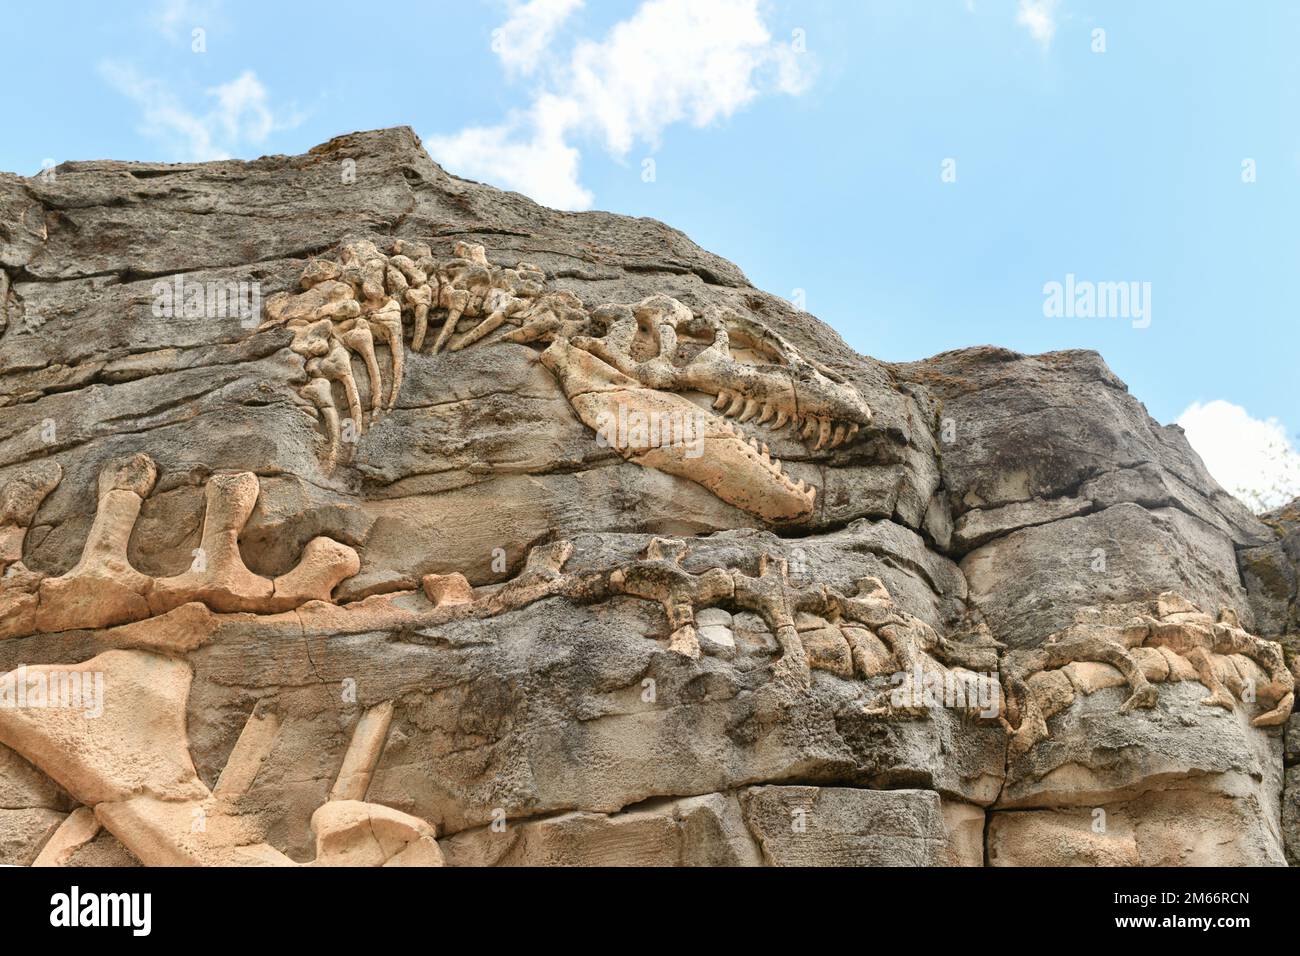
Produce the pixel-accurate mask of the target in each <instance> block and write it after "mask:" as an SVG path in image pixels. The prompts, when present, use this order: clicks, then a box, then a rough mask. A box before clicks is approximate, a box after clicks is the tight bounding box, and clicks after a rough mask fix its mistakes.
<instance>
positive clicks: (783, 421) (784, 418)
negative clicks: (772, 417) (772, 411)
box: [772, 408, 790, 432]
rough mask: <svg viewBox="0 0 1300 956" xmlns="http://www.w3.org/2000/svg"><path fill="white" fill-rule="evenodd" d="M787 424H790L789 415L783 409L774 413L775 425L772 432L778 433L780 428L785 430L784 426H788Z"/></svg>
mask: <svg viewBox="0 0 1300 956" xmlns="http://www.w3.org/2000/svg"><path fill="white" fill-rule="evenodd" d="M789 422H790V413H789V412H787V411H786V410H785V409H784V408H782V409H780V410H779V411H777V413H776V423H775V424H774V425H773V426H772V431H774V432H779V431H780V430H781V429H782V428H785V426H786V425H787V424H789Z"/></svg>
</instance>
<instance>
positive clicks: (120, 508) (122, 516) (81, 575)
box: [36, 455, 158, 631]
mask: <svg viewBox="0 0 1300 956" xmlns="http://www.w3.org/2000/svg"><path fill="white" fill-rule="evenodd" d="M157 476H158V471H157V467H156V466H155V465H154V463H153V460H152V459H150V458H149V457H148V456H147V455H135V456H133V457H132V458H130V459H128V460H127V461H125V462H117V463H109V464H108V465H106V466H105V467H104V469H103V470H102V471H101V472H100V476H99V492H100V495H99V502H98V505H97V507H96V510H95V519H94V521H93V522H92V524H91V526H90V533H89V534H88V535H87V537H86V545H85V548H84V550H83V551H82V553H81V560H80V561H78V562H77V565H76V566H75V567H74V568H72V570H70V571H68V573H67V574H64V575H61V576H59V577H56V578H46V579H45V580H44V581H42V582H41V586H40V603H39V607H38V609H37V612H36V626H37V627H38V628H39V629H40V630H43V631H61V630H67V629H69V628H73V627H111V626H113V625H115V624H125V623H127V622H128V621H135V620H139V619H140V618H142V617H148V615H149V605H148V601H147V600H146V594H147V593H148V591H149V589H150V587H151V586H152V584H153V581H152V579H151V578H149V577H148V576H147V575H144V574H141V573H140V572H139V571H137V570H136V569H135V568H133V567H132V566H131V562H130V559H129V558H128V557H127V545H128V544H129V542H130V540H131V532H132V530H134V528H135V522H136V518H137V517H138V516H139V514H140V507H141V505H142V504H143V503H144V496H145V495H147V494H148V493H149V492H150V491H151V490H152V489H153V485H154V481H155V480H156V479H157Z"/></svg>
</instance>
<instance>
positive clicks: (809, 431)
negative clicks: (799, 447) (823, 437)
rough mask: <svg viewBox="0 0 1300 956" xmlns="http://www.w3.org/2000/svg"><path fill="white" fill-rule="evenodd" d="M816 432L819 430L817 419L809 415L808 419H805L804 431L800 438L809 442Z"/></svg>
mask: <svg viewBox="0 0 1300 956" xmlns="http://www.w3.org/2000/svg"><path fill="white" fill-rule="evenodd" d="M816 430H817V419H815V418H813V417H812V416H811V415H809V416H808V417H807V418H805V419H804V422H803V431H802V432H801V433H800V435H799V437H800V438H802V439H804V440H805V441H807V440H808V439H809V438H812V436H813V432H815V431H816Z"/></svg>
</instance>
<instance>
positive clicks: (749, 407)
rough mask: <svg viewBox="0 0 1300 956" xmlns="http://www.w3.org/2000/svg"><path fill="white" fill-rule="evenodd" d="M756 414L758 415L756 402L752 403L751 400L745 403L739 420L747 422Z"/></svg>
mask: <svg viewBox="0 0 1300 956" xmlns="http://www.w3.org/2000/svg"><path fill="white" fill-rule="evenodd" d="M757 414H758V402H756V401H754V400H753V399H752V398H751V399H750V400H749V401H747V402H746V403H745V410H744V411H743V412H741V413H740V420H741V421H742V422H747V421H749V420H750V419H751V418H753V417H754V416H755V415H757Z"/></svg>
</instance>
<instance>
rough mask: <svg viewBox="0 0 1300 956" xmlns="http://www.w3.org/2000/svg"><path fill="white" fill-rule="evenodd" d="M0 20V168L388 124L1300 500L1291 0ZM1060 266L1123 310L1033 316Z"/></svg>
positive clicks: (891, 355) (295, 140)
mask: <svg viewBox="0 0 1300 956" xmlns="http://www.w3.org/2000/svg"><path fill="white" fill-rule="evenodd" d="M5 20H6V23H5V26H6V33H7V34H8V35H9V36H8V40H9V42H8V43H7V44H6V48H7V53H6V59H7V61H8V66H9V71H10V74H11V75H13V76H23V77H27V78H28V79H27V81H26V85H24V86H22V87H17V86H15V85H14V84H6V86H5V88H4V90H3V92H0V103H3V106H4V115H5V117H6V132H7V135H6V136H5V137H4V139H3V140H2V141H0V169H6V170H12V171H16V172H20V173H23V174H32V173H35V172H37V171H39V169H40V168H41V166H42V164H43V163H44V162H46V161H48V160H53V161H55V162H62V161H63V160H66V159H99V158H114V159H152V160H169V161H179V160H193V159H205V158H215V157H218V156H235V157H240V158H252V157H254V156H258V155H262V154H264V153H296V152H301V151H303V150H305V149H307V148H309V147H311V146H313V145H315V144H317V143H319V142H323V141H324V140H326V139H329V138H330V137H331V136H334V135H336V134H338V133H341V132H346V131H350V130H354V129H369V128H374V127H381V126H390V125H396V124H408V125H410V126H412V127H414V128H415V129H416V131H417V132H418V133H419V134H420V135H421V136H422V137H423V138H424V140H425V142H426V145H428V146H429V148H430V151H431V152H432V153H433V154H434V156H435V158H437V159H440V161H442V162H443V163H444V165H446V166H447V167H448V168H449V169H450V170H451V171H452V172H456V173H459V174H462V175H467V176H470V177H471V178H476V179H483V180H486V181H490V182H493V183H495V184H497V185H502V186H507V187H511V188H517V189H520V190H521V191H524V192H527V193H529V194H530V195H533V196H534V197H535V198H538V199H539V200H541V201H545V202H548V203H550V204H552V205H563V206H568V207H573V208H585V207H592V208H601V209H609V210H613V211H616V212H621V213H628V214H631V215H638V216H653V217H654V218H657V219H661V220H663V221H665V222H668V223H670V224H672V225H674V226H676V227H678V228H680V229H682V230H684V231H685V232H687V233H688V234H689V235H690V236H691V237H692V238H693V239H695V240H696V241H697V242H699V243H700V244H701V245H703V246H705V247H706V248H708V249H711V250H713V251H715V252H717V253H719V254H721V255H723V256H726V257H727V258H729V259H731V260H733V261H734V262H736V263H737V264H738V265H740V267H741V268H742V269H744V270H745V272H746V274H747V275H748V276H749V277H750V279H751V280H752V281H753V282H754V283H755V284H756V285H758V286H760V287H762V288H765V289H767V290H769V291H771V292H774V293H776V294H778V295H783V296H786V297H788V298H796V299H798V298H802V301H803V302H804V304H806V308H807V309H808V310H809V311H810V312H813V313H814V314H816V315H818V316H819V317H820V318H822V319H824V320H825V321H827V322H829V323H830V324H831V325H833V326H834V327H835V328H836V329H838V330H839V331H840V332H841V334H843V335H844V337H845V338H846V339H847V340H848V341H849V342H850V343H851V344H852V345H853V346H855V347H856V348H857V349H859V350H860V351H862V352H865V353H868V354H870V355H874V356H876V357H879V358H882V359H887V360H909V359H917V358H922V357H925V356H928V355H932V354H934V353H937V352H940V351H944V350H946V349H952V348H959V347H962V346H968V345H976V344H983V343H993V344H998V345H1003V346H1006V347H1009V348H1013V349H1016V350H1019V351H1023V352H1040V351H1047V350H1052V349H1063V348H1092V349H1097V350H1099V351H1100V352H1101V353H1102V354H1103V355H1104V356H1105V358H1106V360H1107V361H1108V362H1109V364H1110V365H1111V367H1112V368H1113V369H1114V370H1115V371H1116V373H1117V374H1118V375H1119V376H1120V377H1121V378H1123V379H1124V380H1125V381H1126V382H1127V383H1128V384H1129V386H1130V388H1131V389H1132V390H1133V392H1134V393H1135V394H1136V395H1137V396H1138V397H1139V398H1140V399H1142V400H1143V401H1144V402H1145V403H1146V405H1147V407H1148V409H1149V410H1150V411H1151V413H1152V415H1154V416H1155V417H1156V418H1157V419H1158V420H1160V421H1161V422H1166V423H1167V422H1172V421H1174V420H1178V419H1180V418H1181V420H1182V422H1183V423H1184V424H1185V425H1186V427H1187V428H1188V430H1189V435H1190V436H1191V437H1192V440H1193V443H1194V444H1195V445H1196V446H1197V448H1198V450H1200V451H1201V453H1202V455H1203V456H1204V457H1205V458H1206V460H1207V463H1209V465H1210V467H1211V470H1212V471H1213V472H1214V473H1215V474H1216V476H1217V477H1219V479H1220V481H1221V482H1222V483H1224V484H1225V486H1228V487H1229V488H1230V489H1234V490H1235V489H1237V488H1240V489H1242V490H1243V493H1244V492H1246V491H1250V490H1251V489H1254V491H1255V492H1256V494H1257V495H1258V493H1259V492H1260V490H1261V489H1263V491H1264V492H1265V493H1266V498H1267V499H1268V500H1273V499H1276V498H1277V497H1278V496H1279V495H1282V494H1298V493H1300V456H1297V455H1296V454H1295V451H1294V447H1295V446H1296V445H1300V441H1297V439H1296V432H1297V429H1300V403H1297V400H1296V382H1295V378H1296V368H1297V365H1298V357H1300V334H1298V333H1297V331H1296V326H1297V316H1296V310H1297V305H1296V302H1295V299H1294V297H1293V296H1292V295H1291V294H1290V283H1291V281H1292V276H1293V275H1294V272H1295V266H1296V263H1297V261H1298V254H1300V231H1298V230H1297V223H1300V58H1297V56H1296V49H1297V47H1298V46H1300V43H1298V42H1297V41H1300V4H1296V3H1292V2H1288V0H1273V2H1268V0H1256V2H1251V3H1248V4H1242V3H1232V2H1212V0H1201V2H1197V3H1195V4H1189V3H1185V2H1175V0H1145V2H1142V3H1132V2H1084V0H926V2H906V0H877V2H862V0H800V2H778V0H772V2H763V0H711V2H710V0H623V2H612V0H588V2H586V3H583V2H582V0H527V2H524V0H514V2H512V0H484V2H480V0H463V2H460V3H455V4H452V3H436V4H427V5H423V6H421V5H414V4H412V5H406V6H401V7H395V8H384V9H383V10H380V9H379V8H373V9H372V8H366V7H364V6H358V5H357V4H356V3H354V2H349V3H330V2H316V3H313V4H311V5H310V7H309V8H298V7H296V6H291V5H289V4H272V3H256V4H254V3H245V2H236V0H225V2H221V0H146V2H142V3H138V4H135V5H133V6H131V7H126V6H121V7H118V6H117V5H108V4H103V3H89V2H87V3H47V4H26V5H22V6H12V7H10V8H8V9H7V10H6V13H5ZM195 30H201V31H202V33H201V34H198V35H196V34H195V33H194V31H195ZM1098 30H1101V31H1104V35H1103V34H1098V33H1096V32H1095V31H1098ZM196 36H197V37H198V39H199V40H201V42H196ZM1099 41H1100V42H1099ZM196 45H198V46H201V47H202V48H203V49H202V51H201V52H196V51H195V49H194V47H195V46H196ZM1103 45H1104V50H1103V49H1101V47H1102V46H1103ZM54 51H57V56H55V55H54ZM647 160H652V161H653V167H652V169H653V176H650V175H649V174H648V170H649V169H650V168H651V167H649V166H647V163H646V161H647ZM947 161H951V162H947ZM1243 164H1245V165H1243ZM945 171H946V172H947V174H948V175H946V176H945V175H944V174H945ZM1250 172H1253V176H1252V175H1249V173H1250ZM954 173H955V178H954V175H953V174H954ZM1250 179H1253V181H1245V180H1250ZM648 180H649V181H648ZM945 180H947V181H945ZM1070 274H1072V275H1074V276H1075V277H1076V280H1078V281H1084V282H1136V283H1139V286H1138V287H1137V288H1139V289H1146V288H1149V290H1150V292H1149V300H1147V301H1146V304H1147V305H1148V306H1149V313H1148V317H1149V319H1150V322H1149V325H1147V326H1146V327H1135V326H1141V325H1142V324H1143V322H1142V321H1141V320H1140V319H1138V318H1130V317H1120V318H1081V317H1057V318H1049V317H1046V316H1045V315H1044V286H1045V284H1047V283H1050V282H1053V281H1056V282H1062V283H1064V282H1065V280H1066V276H1067V275H1070ZM1143 283H1149V284H1150V285H1149V286H1144V285H1141V284H1143ZM1269 489H1275V490H1273V492H1272V494H1271V498H1269V497H1268V495H1267V493H1268V492H1269Z"/></svg>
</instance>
